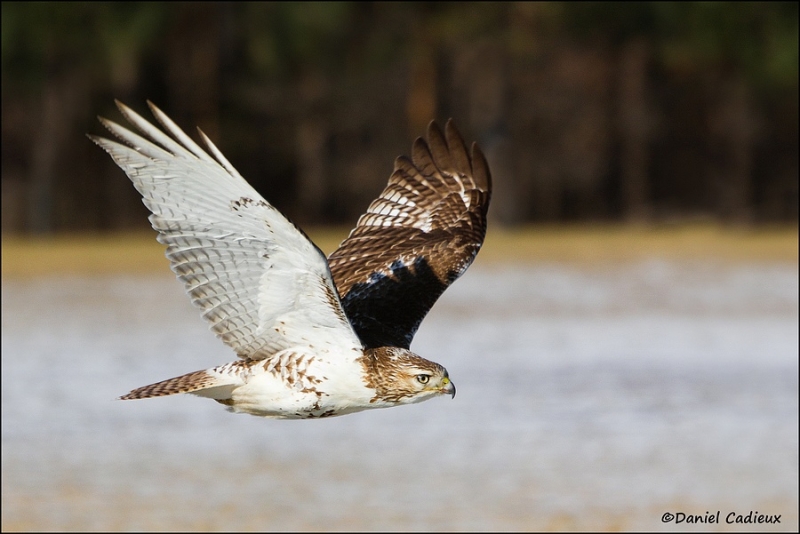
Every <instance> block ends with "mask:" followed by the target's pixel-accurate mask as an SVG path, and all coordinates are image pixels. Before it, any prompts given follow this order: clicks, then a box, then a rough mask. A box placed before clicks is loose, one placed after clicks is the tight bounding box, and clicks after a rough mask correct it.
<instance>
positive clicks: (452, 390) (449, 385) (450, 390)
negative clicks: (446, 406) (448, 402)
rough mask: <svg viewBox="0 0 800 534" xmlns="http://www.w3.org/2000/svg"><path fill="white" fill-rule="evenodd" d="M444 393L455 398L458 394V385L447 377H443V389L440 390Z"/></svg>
mask: <svg viewBox="0 0 800 534" xmlns="http://www.w3.org/2000/svg"><path fill="white" fill-rule="evenodd" d="M439 391H440V392H441V393H442V395H450V398H451V399H453V398H455V396H456V385H455V384H453V382H452V381H451V380H450V379H449V378H447V377H444V378H442V389H440V390H439Z"/></svg>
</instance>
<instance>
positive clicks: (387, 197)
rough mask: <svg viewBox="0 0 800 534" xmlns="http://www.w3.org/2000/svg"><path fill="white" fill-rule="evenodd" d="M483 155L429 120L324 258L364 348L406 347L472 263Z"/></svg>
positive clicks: (480, 213) (487, 184) (482, 194)
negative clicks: (425, 137) (423, 133)
mask: <svg viewBox="0 0 800 534" xmlns="http://www.w3.org/2000/svg"><path fill="white" fill-rule="evenodd" d="M490 197H491V176H490V174H489V167H488V165H487V164H486V159H485V158H484V156H483V154H482V153H481V151H480V149H479V148H478V147H477V145H475V144H474V143H473V145H472V154H471V156H470V154H468V152H467V149H466V146H465V145H464V141H463V139H462V138H461V135H459V133H458V131H457V130H456V128H455V126H454V125H453V123H452V121H447V124H446V125H445V132H444V134H443V133H442V131H441V130H440V129H439V127H438V126H437V125H436V123H434V122H431V123H430V125H429V126H428V142H427V143H426V142H425V141H424V140H423V139H422V138H418V139H417V140H416V141H415V142H414V144H413V147H412V151H411V159H409V158H406V157H404V156H401V157H399V158H397V160H396V161H395V165H394V172H393V173H392V175H391V177H390V178H389V183H388V184H387V186H386V188H385V189H384V190H383V192H382V193H381V194H380V196H379V197H378V198H377V199H375V200H374V201H373V202H372V204H370V205H369V208H367V212H366V213H365V214H364V215H362V216H361V218H360V219H359V220H358V224H357V225H356V227H355V228H354V229H353V231H352V232H350V236H349V237H348V238H347V239H345V240H344V241H343V242H342V244H341V246H340V247H339V248H338V249H337V250H336V251H334V252H333V253H332V254H331V255H330V257H329V258H328V262H329V264H330V268H331V273H332V274H333V279H334V281H335V283H336V287H337V289H338V291H339V295H340V296H341V299H342V304H343V307H344V311H345V313H346V314H347V317H348V319H349V320H350V323H351V324H352V325H353V328H354V329H355V331H356V333H357V334H358V336H359V337H360V338H361V341H362V342H363V343H364V345H365V346H366V347H367V348H374V347H381V346H399V347H403V348H409V346H410V344H411V340H412V338H413V337H414V334H415V333H416V331H417V328H418V327H419V324H420V323H421V322H422V319H423V318H424V317H425V315H426V314H427V313H428V311H430V309H431V307H432V306H433V304H434V303H435V302H436V299H438V298H439V296H440V295H441V294H442V292H443V291H444V290H445V289H447V287H448V286H449V285H450V284H451V283H452V282H453V281H454V280H455V279H456V278H458V277H459V276H461V274H463V272H464V271H465V270H466V269H467V267H469V265H470V264H471V263H472V260H473V259H474V258H475V255H476V254H477V253H478V250H480V247H481V244H482V243H483V238H484V236H485V235H486V212H487V210H488V208H489V199H490Z"/></svg>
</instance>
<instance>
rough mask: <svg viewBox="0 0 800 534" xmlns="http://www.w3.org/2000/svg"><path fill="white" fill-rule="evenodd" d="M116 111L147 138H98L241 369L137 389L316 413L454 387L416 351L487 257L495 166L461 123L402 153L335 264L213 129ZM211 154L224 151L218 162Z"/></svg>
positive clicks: (245, 409)
mask: <svg viewBox="0 0 800 534" xmlns="http://www.w3.org/2000/svg"><path fill="white" fill-rule="evenodd" d="M148 104H149V106H150V109H151V111H152V112H153V115H154V116H155V117H156V119H157V120H158V122H159V123H160V124H161V126H162V127H163V129H164V130H166V131H167V132H168V133H169V134H170V135H171V136H172V137H170V136H168V135H166V134H165V133H164V132H163V131H162V130H160V129H158V128H156V127H155V126H153V125H152V124H150V123H149V122H147V121H146V120H145V119H143V118H142V117H141V116H139V115H138V114H136V113H135V112H133V111H132V110H131V109H130V108H128V107H126V106H124V105H123V104H121V103H119V102H117V105H118V107H119V109H120V111H121V112H122V114H123V115H124V116H125V117H126V118H127V119H128V121H129V122H130V123H131V124H133V125H134V126H135V127H136V128H137V129H138V130H139V131H140V132H141V133H142V134H143V135H142V136H140V135H138V134H135V133H133V132H132V131H131V130H128V129H127V128H124V127H122V126H119V125H118V124H115V123H113V122H111V121H108V120H106V119H103V118H100V121H101V122H102V123H103V125H104V126H106V127H107V128H108V129H109V131H111V133H112V134H114V135H115V136H116V137H118V138H119V139H120V140H121V141H122V142H123V143H124V144H123V143H118V142H115V141H111V140H109V139H105V138H101V137H95V136H89V137H90V138H91V139H92V140H93V141H94V142H95V143H97V144H98V145H100V146H101V147H102V148H103V149H104V150H106V151H107V152H108V153H109V154H110V155H111V157H112V158H113V159H114V161H115V162H116V163H117V164H118V165H119V166H120V167H121V168H122V169H123V170H124V171H125V173H126V174H127V175H128V177H129V178H130V179H131V181H132V182H133V184H134V186H135V187H136V189H137V190H138V191H139V192H140V193H141V194H142V197H143V202H144V203H145V205H146V206H147V207H148V208H149V209H150V211H151V212H152V215H151V216H150V221H151V223H152V225H153V228H154V229H156V230H157V231H158V232H159V235H158V240H159V241H160V242H161V243H164V244H165V245H167V251H166V254H167V257H168V258H169V260H170V263H171V268H172V270H173V271H174V272H175V273H176V275H177V276H178V278H179V279H180V280H181V281H182V282H183V283H184V285H185V287H186V291H187V293H188V294H189V296H190V297H191V299H192V302H193V303H194V304H195V305H196V306H197V307H198V308H200V309H201V310H202V312H203V318H205V319H206V320H207V321H209V323H210V324H211V330H212V331H213V332H214V333H215V334H216V335H217V337H219V338H220V339H221V340H222V341H223V342H224V343H225V344H227V345H228V346H230V347H231V348H232V349H233V350H234V351H235V352H236V354H237V355H238V356H239V358H240V359H239V360H236V361H233V362H230V363H227V364H224V365H220V366H218V367H214V368H212V369H206V370H200V371H195V372H192V373H188V374H186V375H182V376H179V377H176V378H171V379H169V380H164V381H162V382H158V383H155V384H151V385H149V386H144V387H141V388H137V389H135V390H133V391H131V392H130V393H128V394H127V395H124V396H123V397H121V398H122V399H141V398H149V397H157V396H164V395H172V394H176V393H192V394H195V395H199V396H203V397H209V398H212V399H215V400H217V401H218V402H220V403H222V404H224V405H226V406H227V407H228V409H230V410H231V411H234V412H240V413H249V414H253V415H259V416H264V417H277V418H293V419H295V418H317V417H329V416H334V415H344V414H348V413H353V412H357V411H361V410H365V409H369V408H382V407H390V406H397V405H401V404H410V403H415V402H420V401H423V400H426V399H429V398H432V397H435V396H438V395H441V394H448V395H451V396H454V395H455V386H454V385H453V383H452V382H451V381H450V378H449V376H448V374H447V371H446V370H445V368H444V367H442V366H441V365H439V364H437V363H434V362H431V361H429V360H426V359H424V358H422V357H420V356H418V355H417V354H414V353H413V352H411V351H410V350H409V349H410V344H411V340H412V339H413V337H414V334H415V333H416V331H417V328H418V327H419V324H420V322H421V321H422V319H423V318H424V317H425V315H426V314H427V313H428V311H429V310H430V308H431V306H433V304H434V302H435V301H436V299H437V298H439V296H440V295H441V294H442V292H443V291H444V290H445V289H446V288H447V287H448V286H449V285H450V284H451V283H452V282H453V281H454V280H455V279H456V278H458V277H459V276H460V275H461V274H463V273H464V271H465V270H466V269H467V267H468V266H469V265H470V264H471V263H472V260H473V259H474V258H475V255H476V254H477V253H478V250H479V249H480V247H481V244H482V243H483V239H484V236H485V233H486V212H487V209H488V205H489V198H490V196H491V178H490V175H489V169H488V165H487V163H486V160H485V158H484V157H483V154H482V153H481V151H480V149H478V147H477V146H476V145H475V144H473V145H472V149H471V152H468V151H467V148H466V146H465V144H464V141H463V140H462V138H461V136H460V135H459V133H458V131H457V130H456V128H455V126H454V125H453V123H452V121H448V122H447V124H446V125H445V131H444V133H443V132H442V131H441V130H440V129H439V127H438V126H437V125H436V124H435V123H433V122H431V124H430V126H429V127H428V141H427V142H425V141H424V140H423V139H421V138H419V139H417V140H416V141H415V142H414V145H413V147H412V153H411V154H412V157H411V159H408V158H405V157H402V156H401V157H399V158H397V160H396V161H395V167H394V172H393V173H392V175H391V177H390V178H389V183H388V185H387V186H386V188H385V189H384V191H383V192H382V193H381V195H380V196H379V197H378V198H377V199H376V200H375V201H374V202H372V203H371V204H370V206H369V208H368V209H367V212H366V213H365V214H364V215H363V216H362V217H361V218H360V219H359V221H358V224H357V226H356V227H355V229H353V231H352V232H351V233H350V235H349V236H348V237H347V239H345V240H344V241H343V242H342V244H341V246H340V247H339V248H338V249H337V250H336V251H335V252H333V254H331V256H330V257H329V258H328V259H327V260H326V258H325V257H324V256H323V255H322V253H321V252H320V251H319V249H318V248H317V247H316V246H315V245H314V244H313V243H312V242H311V241H310V240H309V239H308V238H307V237H306V235H305V234H304V233H303V232H302V231H300V230H299V229H298V228H297V227H295V226H294V225H293V224H292V223H291V222H289V221H288V220H287V219H286V218H285V217H283V215H281V214H280V213H279V212H278V211H277V210H276V209H275V208H274V207H273V206H272V205H270V204H269V203H268V202H267V201H266V200H264V199H263V198H262V197H261V195H259V194H258V193H257V192H256V191H255V190H254V189H253V188H252V187H251V186H250V185H249V184H248V183H247V182H246V181H245V180H244V178H242V176H241V175H240V174H239V173H238V172H237V171H236V169H235V168H234V167H233V166H232V165H231V164H230V163H229V162H228V161H227V159H225V157H224V156H223V155H222V154H221V152H220V151H219V150H218V149H217V148H216V147H215V146H214V145H213V143H211V141H210V140H209V139H208V138H207V137H206V136H205V135H204V134H203V133H202V132H200V135H201V138H202V140H203V142H204V143H205V145H206V148H207V150H208V152H206V150H204V149H203V148H201V147H200V146H199V145H197V144H196V143H195V142H194V141H192V140H191V138H189V136H187V135H186V134H185V133H184V132H183V131H182V130H181V129H180V128H178V127H177V126H176V125H175V124H174V123H173V122H172V121H171V120H170V119H169V118H168V117H167V116H166V115H165V114H164V113H163V112H162V111H161V110H159V109H158V108H156V107H155V106H154V105H153V104H151V103H149V102H148ZM209 153H210V155H209Z"/></svg>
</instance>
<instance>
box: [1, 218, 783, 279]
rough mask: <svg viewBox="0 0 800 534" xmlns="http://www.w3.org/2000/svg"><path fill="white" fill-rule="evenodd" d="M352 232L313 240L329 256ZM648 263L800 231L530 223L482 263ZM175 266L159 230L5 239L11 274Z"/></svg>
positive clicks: (489, 243) (767, 252)
mask: <svg viewBox="0 0 800 534" xmlns="http://www.w3.org/2000/svg"><path fill="white" fill-rule="evenodd" d="M348 231H349V230H348V229H347V228H317V229H312V230H311V231H309V232H308V233H309V235H310V236H311V238H312V239H313V240H314V242H315V243H317V245H319V247H320V248H321V249H322V250H323V251H324V252H325V253H326V254H327V253H330V252H331V251H332V250H334V249H335V248H336V246H337V245H338V244H339V243H340V242H341V240H342V239H344V238H345V237H346V236H347V233H348ZM648 258H661V259H667V260H715V261H733V262H779V263H795V264H796V263H797V261H798V231H797V228H796V227H783V228H770V229H751V228H737V227H722V226H715V225H702V226H701V225H690V226H679V227H663V228H661V227H637V226H622V225H604V226H527V227H522V228H519V229H490V231H489V234H488V235H487V238H486V243H485V245H484V248H483V251H482V252H481V254H480V256H479V262H480V263H484V264H486V263H494V262H522V263H539V262H567V263H578V264H582V263H591V264H593V263H598V262H601V263H602V262H606V263H614V262H620V261H623V262H624V261H638V260H643V259H648ZM165 268H167V261H166V259H165V258H164V246H163V245H161V244H160V243H158V242H157V241H156V240H155V233H154V232H138V233H115V234H87V235H69V236H59V237H38V238H31V237H16V236H4V237H3V240H2V275H3V277H28V276H38V275H47V274H102V273H146V272H153V271H159V270H162V269H165Z"/></svg>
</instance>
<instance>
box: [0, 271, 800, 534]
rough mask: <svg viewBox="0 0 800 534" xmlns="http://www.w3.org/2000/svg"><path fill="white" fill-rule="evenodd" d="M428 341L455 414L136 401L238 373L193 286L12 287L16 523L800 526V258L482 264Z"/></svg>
mask: <svg viewBox="0 0 800 534" xmlns="http://www.w3.org/2000/svg"><path fill="white" fill-rule="evenodd" d="M412 349H414V350H415V351H416V352H418V353H419V354H421V355H422V356H424V357H427V358H429V359H431V360H434V361H437V362H439V363H441V364H443V365H444V366H445V367H447V368H448V370H449V372H450V376H451V377H452V378H453V381H454V382H455V384H456V385H457V387H458V395H457V396H456V398H455V399H454V400H450V399H449V398H442V399H436V400H432V401H428V402H425V403H422V404H418V405H412V406H406V407H400V408H393V409H389V410H376V411H372V412H364V413H359V414H354V415H349V416H345V417H341V418H332V419H327V420H316V421H274V420H267V419H259V418H255V417H252V416H245V415H232V414H230V413H228V412H226V411H225V410H224V409H223V407H221V406H219V405H218V404H216V403H214V402H212V401H209V400H206V399H200V398H196V397H191V396H179V397H171V398H162V399H152V400H145V401H129V402H122V401H116V400H114V399H115V397H117V396H119V395H121V394H124V393H126V392H127V391H128V390H130V389H132V388H134V387H137V386H141V385H144V384H148V383H151V382H155V381H158V380H162V379H165V378H170V377H172V376H176V375H179V374H182V373H186V372H189V371H194V370H197V369H202V368H205V367H210V366H213V365H216V364H219V363H223V362H226V361H230V360H232V359H233V353H232V352H231V351H230V350H229V349H227V348H226V347H225V346H224V345H223V344H222V343H221V342H219V341H218V340H216V339H215V338H214V336H213V335H212V334H211V333H210V332H209V331H208V328H207V325H206V324H205V322H204V321H203V320H202V319H200V317H199V314H198V312H197V311H196V310H195V309H194V308H192V306H191V304H189V300H188V298H187V297H186V296H185V295H184V294H183V290H182V288H181V284H179V283H178V282H176V281H175V279H174V278H173V277H172V275H171V274H170V273H164V275H163V276H153V277H103V278H46V279H34V280H27V281H25V280H6V281H4V282H3V288H2V528H3V530H4V531H7V530H19V529H29V530H41V529H48V530H64V529H67V530H137V531H138V530H142V529H160V530H192V529H195V530H200V529H203V530H208V529H214V530H232V531H236V530H242V529H244V530H298V529H314V530H320V529H327V530H353V529H355V530H359V529H360V530H365V529H368V530H375V529H384V530H421V531H429V530H479V529H486V530H497V529H499V530H535V529H561V530H563V529H567V530H569V529H593V528H598V529H615V530H619V529H645V530H653V529H668V530H676V529H677V530H692V529H693V528H694V527H697V528H700V529H709V528H710V529H718V530H745V529H748V528H749V529H752V528H757V529H763V528H765V525H750V526H749V527H748V526H747V525H741V524H740V525H736V524H734V525H727V524H725V519H726V517H727V514H728V513H729V512H736V513H737V514H742V515H746V514H748V513H749V512H750V511H751V510H752V511H757V512H758V513H759V514H766V515H774V514H781V524H779V525H777V526H776V527H777V528H779V529H781V530H795V531H796V530H797V528H798V516H797V508H798V271H797V266H796V265H756V264H753V265H741V264H738V265H731V264H708V263H696V264H692V263H687V262H680V263H674V262H663V261H652V262H643V263H637V264H628V265H616V266H608V265H606V266H602V267H590V266H584V267H575V266H566V265H556V264H552V265H536V266H482V265H477V266H474V267H473V268H471V269H470V270H469V271H468V272H467V274H466V275H465V276H464V277H463V278H462V279H461V280H459V281H457V282H456V283H455V285H454V286H453V287H451V288H450V289H449V290H448V291H447V292H446V293H445V294H444V296H443V297H442V299H441V300H440V301H439V302H438V303H437V304H436V306H435V307H434V309H433V311H432V312H431V314H430V315H429V316H428V317H427V318H426V320H425V321H424V322H423V324H422V327H421V329H420V331H419V333H418V335H417V337H416V338H415V340H414V343H413V344H412ZM718 510H719V511H720V512H721V514H720V521H722V524H720V525H716V524H710V525H709V524H700V525H687V524H685V523H684V524H675V523H674V522H671V523H662V516H663V514H665V513H666V512H670V513H673V514H676V513H678V512H681V513H685V514H700V515H703V516H704V515H705V514H706V513H707V512H709V513H711V514H712V515H713V514H714V513H716V511H718ZM766 528H775V527H773V526H772V525H768V526H767V527H766Z"/></svg>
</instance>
